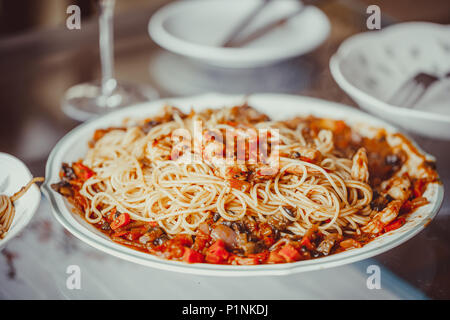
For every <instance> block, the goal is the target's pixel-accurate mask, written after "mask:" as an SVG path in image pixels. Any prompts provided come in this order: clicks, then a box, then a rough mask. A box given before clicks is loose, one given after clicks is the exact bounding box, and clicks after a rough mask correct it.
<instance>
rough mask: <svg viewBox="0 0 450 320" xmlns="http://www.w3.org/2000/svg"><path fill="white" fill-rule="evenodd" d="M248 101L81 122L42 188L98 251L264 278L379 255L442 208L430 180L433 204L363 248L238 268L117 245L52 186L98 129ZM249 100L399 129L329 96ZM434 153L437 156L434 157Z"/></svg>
mask: <svg viewBox="0 0 450 320" xmlns="http://www.w3.org/2000/svg"><path fill="white" fill-rule="evenodd" d="M244 100H245V97H244V96H241V95H239V96H229V95H219V94H208V95H202V96H194V97H187V98H175V99H162V100H158V101H154V102H148V103H144V104H139V105H136V106H132V107H129V108H126V109H123V110H118V111H116V112H113V113H111V114H108V115H105V116H102V117H100V118H97V119H94V120H92V121H90V122H87V123H84V124H82V125H80V126H78V127H77V128H75V129H74V130H72V131H71V132H69V133H68V134H67V135H66V136H65V137H64V138H62V139H61V141H59V142H58V144H57V145H56V146H55V148H54V149H53V151H52V152H51V154H50V157H49V159H48V162H47V167H46V177H47V179H46V182H45V184H44V185H43V191H44V193H45V195H46V196H47V197H48V199H49V200H50V203H51V205H52V208H53V214H54V216H55V217H56V219H57V220H58V221H59V222H60V223H61V224H62V225H63V226H64V227H65V228H66V229H67V230H68V231H70V232H71V233H72V234H74V235H75V236H76V237H78V238H79V239H81V240H83V241H85V242H86V243H88V244H90V245H91V246H93V247H95V248H97V249H99V250H102V251H104V252H106V253H109V254H111V255H114V256H116V257H119V258H122V259H125V260H128V261H132V262H136V263H139V264H142V265H146V266H150V267H155V268H160V269H164V270H171V271H179V272H186V273H194V274H201V275H215V276H256V275H258V276H259V275H284V274H290V273H294V272H301V271H308V270H316V269H324V268H329V267H335V266H339V265H343V264H347V263H351V262H355V261H358V260H362V259H366V258H369V257H372V256H375V255H377V254H380V253H382V252H385V251H387V250H389V249H392V248H393V247H395V246H398V245H399V244H401V243H403V242H405V241H407V240H408V239H410V238H411V237H412V236H414V235H415V234H417V233H418V232H419V231H420V230H422V229H423V228H424V226H425V225H426V224H427V223H428V222H429V221H431V219H432V218H433V217H434V216H435V215H436V213H437V212H438V210H439V208H440V205H441V203H442V199H443V194H444V189H443V187H442V185H440V184H430V185H429V186H428V188H427V190H426V192H425V196H426V197H427V198H428V200H429V202H430V203H429V204H428V205H426V206H423V207H420V208H419V209H418V210H417V211H416V212H414V213H413V214H412V216H411V218H410V219H408V221H407V223H406V224H405V225H404V226H403V227H401V228H400V229H397V230H394V231H392V232H390V233H387V234H385V235H383V236H381V237H379V238H377V239H376V240H374V241H372V242H370V243H368V244H367V245H365V246H364V247H362V248H360V249H354V250H351V251H348V252H343V253H338V254H334V255H331V256H328V257H324V258H319V259H315V260H307V261H299V262H294V263H285V264H274V265H257V266H233V265H213V264H187V263H184V262H179V261H168V260H163V259H161V258H158V257H156V256H154V255H151V254H147V253H143V252H140V251H136V250H133V249H130V248H128V247H125V246H122V245H120V244H117V243H114V242H113V241H111V240H110V239H109V238H108V237H107V236H105V235H104V234H102V233H101V232H100V231H98V230H96V229H95V228H94V227H93V226H91V225H90V224H89V223H87V222H86V221H84V220H83V219H82V218H81V217H80V216H79V215H78V214H73V213H72V212H71V209H70V205H69V204H68V203H67V202H66V201H65V200H64V198H63V197H62V196H61V195H59V194H57V193H56V192H54V191H53V190H52V189H51V188H50V185H51V184H52V183H55V182H58V181H59V176H58V173H59V170H60V167H61V163H62V162H71V161H76V160H79V159H80V158H82V157H83V156H84V155H85V153H86V151H87V148H88V147H87V142H88V141H89V140H90V139H91V137H92V134H93V133H94V131H95V130H96V129H97V128H107V127H111V126H119V125H122V124H123V122H122V121H123V120H124V119H126V118H131V119H142V118H145V117H148V116H151V115H154V114H155V113H156V112H157V111H158V110H159V108H160V107H162V106H163V105H165V104H167V103H169V104H173V105H175V106H177V107H179V108H180V109H181V110H183V111H185V112H189V111H190V108H191V107H193V108H194V109H195V110H201V109H204V108H220V107H224V106H232V105H236V104H240V103H242V102H244ZM247 101H248V103H249V104H250V105H252V106H254V107H255V108H256V109H258V110H260V111H262V112H265V113H266V114H268V115H269V116H270V117H272V118H273V119H275V120H277V119H278V120H281V119H289V118H292V117H294V116H296V115H309V114H313V115H316V116H319V117H329V118H336V119H344V120H345V121H346V122H347V123H349V124H352V125H358V124H364V125H365V126H366V127H367V125H370V126H375V127H383V128H385V129H386V130H388V131H389V132H395V131H397V130H396V129H395V128H394V127H392V126H390V125H389V124H387V123H385V122H383V121H381V120H377V119H376V118H374V117H372V116H370V115H368V114H365V113H363V112H361V111H358V110H356V109H353V108H350V107H347V106H344V105H341V104H336V103H332V102H328V101H325V100H318V99H313V98H307V97H299V96H291V95H281V94H255V95H251V96H249V97H248V99H247ZM429 157H430V158H432V157H431V156H429Z"/></svg>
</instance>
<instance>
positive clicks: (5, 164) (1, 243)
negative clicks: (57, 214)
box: [0, 152, 41, 250]
mask: <svg viewBox="0 0 450 320" xmlns="http://www.w3.org/2000/svg"><path fill="white" fill-rule="evenodd" d="M32 178H33V176H32V175H31V173H30V171H29V170H28V168H27V167H26V166H25V164H24V163H23V162H22V161H20V160H19V159H17V158H16V157H14V156H12V155H10V154H7V153H3V152H0V194H6V195H7V196H12V195H13V194H15V193H16V192H18V191H19V190H20V189H21V188H22V187H24V186H25V185H26V184H27V183H28V182H30V180H31V179H32ZM40 201H41V193H40V191H39V188H38V187H37V186H36V185H33V186H31V188H30V189H28V191H27V192H26V193H25V194H23V195H22V197H20V199H18V200H17V201H15V202H14V207H15V215H14V219H13V222H12V224H11V227H10V228H9V231H8V232H7V233H6V236H5V237H4V238H3V239H0V250H1V249H3V248H4V247H5V246H6V244H7V243H8V241H10V240H11V239H12V238H14V237H15V236H17V235H18V234H19V233H20V232H21V231H22V230H23V229H24V228H25V227H26V226H27V225H28V223H29V222H30V220H31V218H32V217H33V215H34V213H35V212H36V210H37V208H38V207H39V202H40Z"/></svg>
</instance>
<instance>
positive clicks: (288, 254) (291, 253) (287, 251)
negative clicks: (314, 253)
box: [279, 244, 301, 262]
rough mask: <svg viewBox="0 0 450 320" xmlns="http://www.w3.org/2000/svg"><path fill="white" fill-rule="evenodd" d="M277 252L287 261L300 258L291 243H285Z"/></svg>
mask: <svg viewBox="0 0 450 320" xmlns="http://www.w3.org/2000/svg"><path fill="white" fill-rule="evenodd" d="M279 254H280V255H281V256H282V257H283V258H285V259H286V261H287V262H292V261H298V260H300V257H301V256H300V253H299V252H298V251H297V249H295V248H294V247H293V246H292V245H290V244H286V245H285V246H284V247H283V248H281V250H280V252H279Z"/></svg>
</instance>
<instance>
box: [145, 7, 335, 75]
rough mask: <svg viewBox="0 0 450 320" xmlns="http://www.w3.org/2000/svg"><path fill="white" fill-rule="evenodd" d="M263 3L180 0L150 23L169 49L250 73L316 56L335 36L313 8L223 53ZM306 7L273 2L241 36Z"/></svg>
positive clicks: (155, 37) (152, 31)
mask: <svg viewBox="0 0 450 320" xmlns="http://www.w3.org/2000/svg"><path fill="white" fill-rule="evenodd" d="M260 2H261V0H246V1H242V0H189V1H176V2H173V3H170V4H168V5H166V6H164V7H163V8H161V9H160V10H158V11H157V12H156V13H155V14H154V15H153V16H152V17H151V19H150V22H149V25H148V31H149V34H150V36H151V37H152V39H153V40H154V41H155V42H156V43H157V44H159V45H160V46H161V47H163V48H165V49H166V50H169V51H172V52H174V53H177V54H180V55H183V56H187V57H190V58H195V59H198V60H201V61H204V62H206V63H209V64H213V65H217V66H223V67H234V68H241V67H244V68H248V67H256V66H262V65H269V64H273V63H276V62H279V61H282V60H286V59H289V58H293V57H296V56H300V55H302V54H305V53H307V52H310V51H312V50H313V49H315V48H316V47H318V46H319V45H320V44H321V43H323V42H324V41H325V39H326V38H327V37H328V34H329V32H330V22H329V20H328V18H327V16H326V15H325V14H324V13H323V12H322V11H320V10H319V9H318V8H316V7H313V6H309V7H307V8H305V10H304V11H303V12H301V13H300V14H299V15H298V16H295V17H293V18H291V19H289V21H288V22H287V23H285V24H284V25H283V26H280V27H278V28H276V29H273V30H272V31H271V32H269V33H267V34H266V35H264V36H262V37H260V38H259V39H256V40H255V41H254V42H251V43H249V44H247V45H246V46H244V47H242V48H223V47H220V45H221V44H222V43H223V42H224V41H225V39H227V37H228V36H229V34H230V33H231V32H232V31H233V30H234V28H235V27H236V25H239V23H240V22H241V21H242V19H244V18H245V17H246V16H247V15H248V13H249V12H251V11H252V10H253V9H254V8H256V7H257V6H258V5H259V3H260ZM301 7H302V3H301V1H297V0H283V1H278V0H277V1H272V2H271V3H270V4H269V5H268V6H267V7H266V8H265V9H264V11H262V12H261V14H260V16H258V17H257V18H256V19H255V21H254V22H253V23H252V24H250V25H249V27H248V29H246V31H245V32H244V33H243V34H242V35H245V34H246V33H249V32H251V31H252V30H255V29H258V28H259V27H260V26H264V25H267V24H268V23H270V22H273V21H276V20H278V19H279V18H281V17H285V16H287V15H289V14H290V13H292V12H295V11H296V10H298V9H299V8H301Z"/></svg>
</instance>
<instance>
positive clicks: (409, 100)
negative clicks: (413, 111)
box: [388, 72, 450, 108]
mask: <svg viewBox="0 0 450 320" xmlns="http://www.w3.org/2000/svg"><path fill="white" fill-rule="evenodd" d="M448 77H450V72H448V73H447V74H446V75H445V76H444V77H443V78H448ZM441 79H442V78H439V77H437V76H435V75H432V74H429V73H426V72H420V73H418V74H416V75H415V76H414V77H412V78H410V79H409V80H407V81H406V82H405V83H404V84H403V85H402V86H401V87H400V88H399V89H398V90H397V91H396V92H395V93H394V94H393V95H392V97H391V98H390V99H389V100H388V103H389V104H392V105H395V106H399V107H403V108H413V107H414V106H415V105H416V104H417V102H418V101H419V100H420V99H421V98H422V97H423V95H424V94H425V92H426V91H427V90H428V88H429V87H430V86H431V85H432V84H433V83H435V82H436V81H439V80H441Z"/></svg>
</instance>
